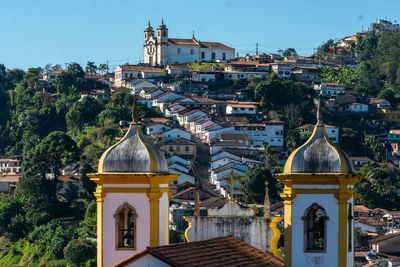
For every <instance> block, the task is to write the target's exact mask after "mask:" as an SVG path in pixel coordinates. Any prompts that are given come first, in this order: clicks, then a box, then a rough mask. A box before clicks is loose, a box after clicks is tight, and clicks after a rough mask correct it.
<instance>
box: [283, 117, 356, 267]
mask: <svg viewBox="0 0 400 267" xmlns="http://www.w3.org/2000/svg"><path fill="white" fill-rule="evenodd" d="M318 117H319V116H318ZM275 178H276V179H278V180H279V181H280V182H282V183H283V184H284V190H283V193H282V194H281V197H282V199H283V200H284V214H285V215H284V233H285V236H284V261H285V266H286V267H292V266H293V267H294V266H324V267H330V266H332V267H352V266H353V261H354V237H353V236H354V232H353V228H354V220H353V208H354V199H355V197H356V193H355V189H354V185H355V184H356V183H357V182H359V181H360V180H361V179H362V177H361V176H360V175H357V174H355V173H354V171H353V167H352V163H351V161H350V159H349V158H348V156H347V155H346V153H344V152H343V151H342V150H341V149H340V148H339V147H337V146H335V145H334V144H333V143H332V142H331V140H330V139H329V137H328V136H327V134H326V131H325V128H324V125H323V123H322V120H321V119H320V118H318V122H317V124H316V125H315V127H314V131H313V133H312V135H311V137H310V138H309V139H308V140H307V142H306V143H305V144H303V145H302V146H300V147H299V148H297V149H296V150H295V151H294V152H293V153H292V154H291V155H290V156H289V158H288V160H287V162H286V165H285V167H284V171H283V173H281V174H277V175H275Z"/></svg>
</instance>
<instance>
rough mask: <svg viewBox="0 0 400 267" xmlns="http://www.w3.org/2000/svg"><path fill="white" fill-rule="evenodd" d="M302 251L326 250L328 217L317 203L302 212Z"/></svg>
mask: <svg viewBox="0 0 400 267" xmlns="http://www.w3.org/2000/svg"><path fill="white" fill-rule="evenodd" d="M302 219H303V221H304V251H305V252H324V251H326V223H327V220H328V219H329V218H328V217H327V216H326V212H325V209H324V208H323V207H321V206H319V205H318V204H316V203H314V204H312V205H311V206H310V207H309V208H308V209H307V210H306V212H305V213H304V217H303V218H302Z"/></svg>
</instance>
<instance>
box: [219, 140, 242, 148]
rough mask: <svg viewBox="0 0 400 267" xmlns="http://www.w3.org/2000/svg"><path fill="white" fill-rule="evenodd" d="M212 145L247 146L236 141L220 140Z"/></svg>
mask: <svg viewBox="0 0 400 267" xmlns="http://www.w3.org/2000/svg"><path fill="white" fill-rule="evenodd" d="M212 146H236V147H247V145H245V144H242V143H239V142H236V141H222V142H218V143H216V144H213V145H212Z"/></svg>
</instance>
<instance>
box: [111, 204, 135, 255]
mask: <svg viewBox="0 0 400 267" xmlns="http://www.w3.org/2000/svg"><path fill="white" fill-rule="evenodd" d="M114 217H115V226H116V227H115V229H116V233H115V235H116V237H117V240H116V244H115V245H116V248H117V249H131V250H134V249H136V219H137V214H136V211H135V209H134V208H133V207H132V206H130V205H129V204H127V203H125V204H123V205H122V206H121V207H119V208H118V210H117V212H116V214H115V215H114Z"/></svg>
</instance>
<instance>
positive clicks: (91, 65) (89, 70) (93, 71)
mask: <svg viewBox="0 0 400 267" xmlns="http://www.w3.org/2000/svg"><path fill="white" fill-rule="evenodd" d="M96 70H97V66H96V64H95V63H94V62H93V61H88V62H87V64H86V72H87V73H90V74H96Z"/></svg>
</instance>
